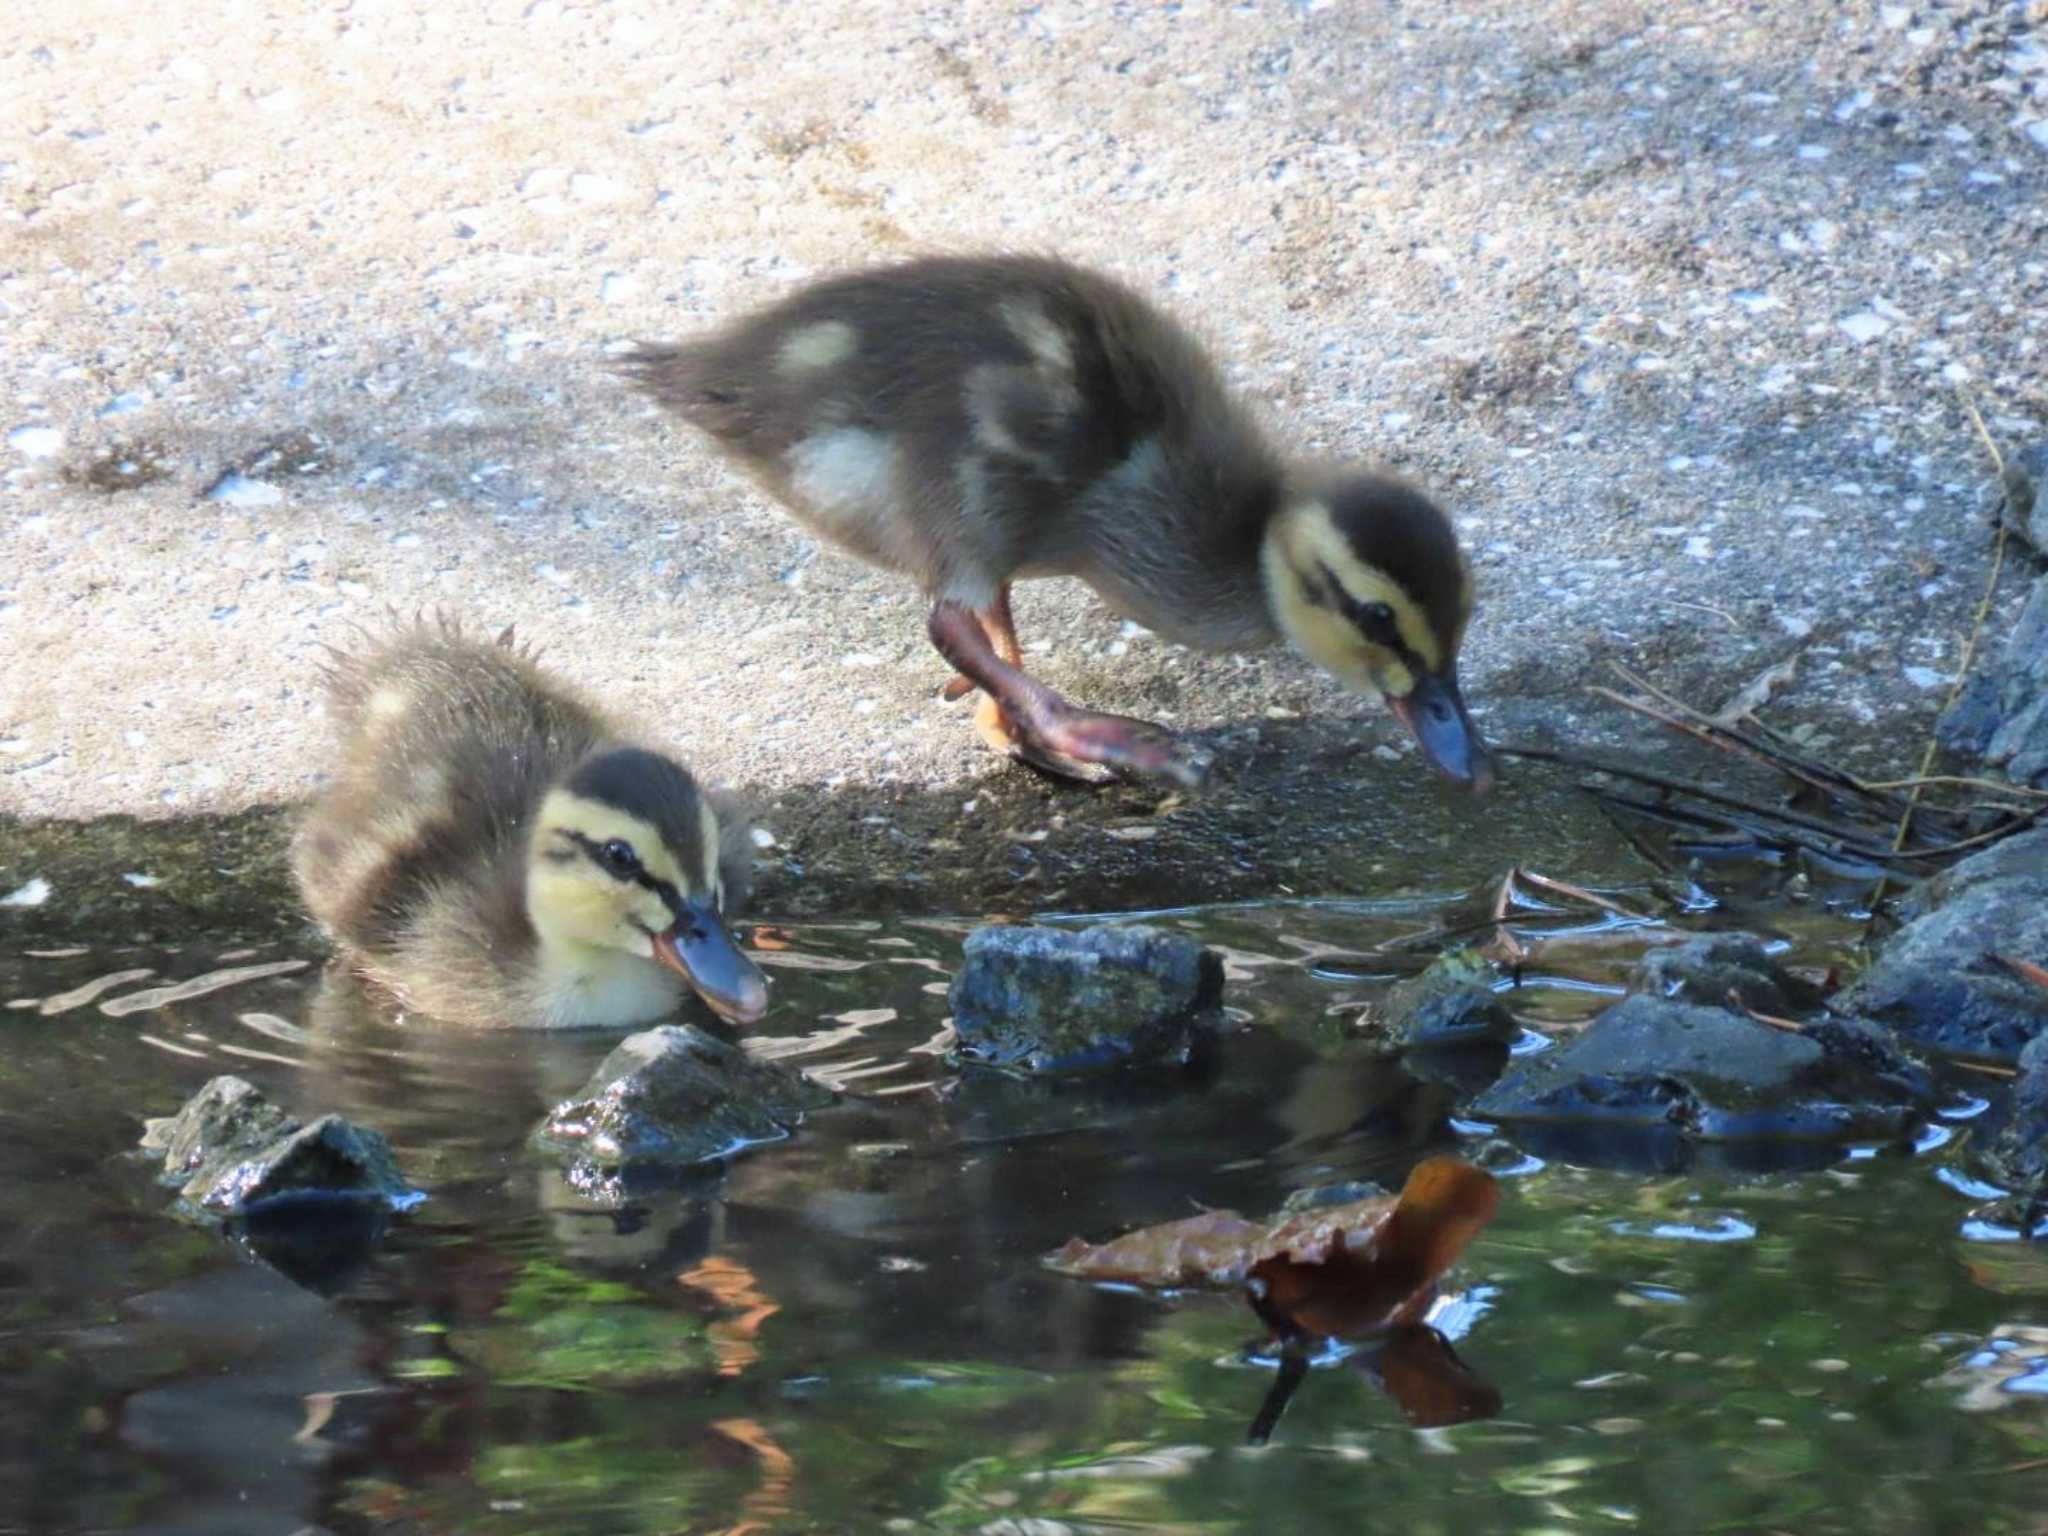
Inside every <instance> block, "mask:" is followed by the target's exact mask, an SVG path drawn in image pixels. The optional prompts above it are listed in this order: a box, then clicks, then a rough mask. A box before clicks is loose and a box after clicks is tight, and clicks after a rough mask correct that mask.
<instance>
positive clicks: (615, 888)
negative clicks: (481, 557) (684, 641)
mask: <svg viewBox="0 0 2048 1536" xmlns="http://www.w3.org/2000/svg"><path fill="white" fill-rule="evenodd" d="M327 681H328V692H329V705H330V709H331V712H332V714H333V716H334V720H335V724H336V726H337V728H338V731H339V734H340V737H341V745H342V762H341V766H340V771H339V772H338V773H337V774H336V776H335V781H334V783H333V785H332V786H331V787H330V788H329V789H328V790H327V792H326V793H325V794H324V795H322V796H321V798H320V799H319V800H318V801H317V802H316V803H315V805H314V806H313V808H312V810H311V812H310V813H309V814H308V816H307V818H306V821H305V824H304V826H303V827H302V828H301V829H300V832H299V836H298V839H297V842H296V844H295V845H294V848H293V857H292V868H293V874H294V875H295V876H296V877H297V880H298V886H299V890H300V893H301V895H302V896H303V897H304V899H305V902H306V906H307V908H308V910H310V911H311V912H312V914H313V916H314V918H315V919H316V920H317V921H318V922H319V924H320V926H321V927H322V928H323V929H325V930H326V931H327V933H328V934H329V935H330V936H331V937H332V938H333V939H334V941H335V943H336V944H337V945H339V946H340V948H341V949H342V950H343V952H344V953H345V954H346V956H347V957H348V961H349V963H350V964H351V965H352V966H353V967H354V968H355V969H356V970H358V971H360V972H361V973H362V974H363V975H364V976H366V977H368V978H369V979H371V980H372V981H374V982H376V983H377V984H378V985H379V986H381V987H383V988H384V989H386V990H387V991H389V992H390V993H392V994H393V996H395V997H396V998H398V999H399V1000H400V1001H402V1002H403V1003H404V1004H405V1005H406V1006H407V1007H408V1008H411V1009H417V1010H418V1011H419V1012H421V1013H424V1014H426V1015H428V1016H429V1017H432V1018H436V1019H440V1020H443V1021H445V1022H448V1023H455V1024H467V1025H473V1026H481V1027H505V1026H514V1027H518V1026H525V1027H538V1028H564V1027H573V1026H577V1025H622V1026H623V1025H631V1024H645V1023H650V1022H652V1021H654V1020H656V1019H660V1018H663V1017H665V1016H666V1015H668V1014H670V1013H672V1012H673V1011H674V1010H675V1008H676V1005H677V1004H678V1003H679V1002H680V1001H681V1000H682V997H683V995H684V993H685V991H694V992H695V993H696V994H697V996H698V997H700V998H702V999H703V1000H704V1002H705V1003H707V1004H708V1005H709V1006H710V1007H711V1009H712V1010H713V1011H714V1012H715V1013H717V1014H719V1015H720V1016H721V1017H723V1018H727V1019H734V1020H741V1021H749V1020H753V1019H758V1018H759V1017H760V1016H761V1015H762V1013H764V1012H765V1011H766V1010H767V1006H768V990H767V983H766V982H765V981H764V980H763V979H762V976H761V973H760V971H759V970H757V969H756V968H755V966H754V963H753V962H752V961H751V960H749V959H747V957H746V956H744V955H743V954H741V953H740V951H739V950H738V949H737V948H736V947H735V945H734V943H733V940H732V936H731V935H730V934H729V933H728V932H727V931H726V926H725V924H726V916H727V913H728V911H729V910H730V909H731V908H732V907H734V906H736V905H737V903H738V900H739V897H740V894H741V887H742V885H743V883H744V876H745V874H746V872H747V870H748V867H749V865H748V859H747V852H746V829H745V827H744V826H742V825H741V824H740V822H739V819H738V818H736V817H731V816H725V817H721V816H720V814H719V812H718V810H717V809H716V808H715V807H714V805H713V803H712V800H711V798H710V797H709V796H707V795H706V794H704V793H703V792H702V791H701V790H700V789H699V787H698V785H697V783H696V780H695V779H693V778H692V777H691V775H690V772H689V770H688V769H686V768H685V767H683V765H682V764H681V763H678V762H677V761H675V760H674V759H673V758H671V757H669V756H667V755H665V754H663V753H661V752H658V751H654V750H651V749H649V748H648V747H645V746H641V745H638V744H636V742H635V739H634V738H635V736H636V735H638V734H640V733H637V732H634V731H631V730H629V729H628V728H626V727H625V726H623V725H622V724H621V723H620V722H618V721H615V720H613V719H610V718H608V717H607V716H606V715H604V714H602V713H600V712H599V711H598V710H597V709H596V708H595V707H594V706H593V705H591V704H589V703H588V702H586V701H585V700H584V699H582V698H580V697H579V696H578V695H576V694H575V693H574V692H572V691H571V690H570V689H568V688H567V687H565V686H564V685H562V684H561V683H560V682H558V681H556V680H555V679H553V678H551V677H549V676H548V675H547V674H546V673H545V672H543V671H542V670H541V668H540V666H539V665H538V663H537V660H536V656H535V653H534V652H533V651H532V650H530V649H527V648H522V647H519V646H516V645H515V644H514V643H513V639H512V632H511V631H510V630H507V631H506V632H505V633H504V634H503V635H501V636H500V637H499V639H498V642H497V643H496V644H495V645H490V644H484V643H481V642H478V641H474V640H471V639H470V638H469V637H468V636H466V635H465V634H463V632H462V631H461V629H460V627H459V626H457V625H455V624H453V623H450V622H448V621H446V620H443V621H441V622H440V623H439V624H437V625H428V624H419V625H416V626H414V627H412V628H410V629H406V630H402V631H400V632H399V633H398V634H396V635H393V636H392V637H390V638H389V639H387V640H386V641H384V642H383V643H381V644H379V645H377V646H375V647H374V648H373V649H371V650H369V651H368V652H366V653H365V654H362V655H340V654H337V656H336V658H335V661H334V664H333V665H332V667H331V668H330V669H329V670H328V674H327Z"/></svg>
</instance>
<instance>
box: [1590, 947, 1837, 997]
mask: <svg viewBox="0 0 2048 1536" xmlns="http://www.w3.org/2000/svg"><path fill="white" fill-rule="evenodd" d="M1629 981H1630V990H1631V991H1636V992H1643V993H1647V994H1648V995H1649V996H1651V997H1662V998H1669V999H1672V1000H1674V1001H1677V1002H1687V1003H1698V1004H1700V1005H1701V1006H1702V1007H1706V1008H1725V1007H1728V1006H1730V1003H1731V1001H1732V1002H1733V1003H1736V1004H1740V1005H1741V1006H1742V1007H1744V1008H1754V1009H1756V1010H1757V1012H1759V1013H1771V1014H1787V1013H1795V1012H1798V1011H1800V1010H1801V1009H1804V1008H1811V1007H1813V1006H1815V1005H1816V1004H1818V1003H1819V1001H1820V995H1819V992H1818V989H1816V988H1814V987H1811V986H1808V985H1807V984H1806V983H1804V982H1802V981H1800V980H1799V979H1798V978H1797V977H1794V976H1792V975H1790V974H1789V973H1788V972H1787V971H1786V970H1785V968H1784V967H1783V966H1781V965H1779V964H1778V963H1777V962H1776V961H1774V960H1773V959H1771V957H1770V955H1769V953H1768V952H1767V951H1766V950H1765V949H1764V946H1763V943H1762V941H1761V940H1759V939H1757V938H1755V937H1754V936H1753V935H1750V934H1747V933H1703V934H1699V935H1696V936H1695V937H1693V938H1690V939H1687V940H1685V941H1684V942H1683V943H1680V944H1673V945H1669V946H1667V947H1664V948H1659V949H1653V950H1651V951H1649V953H1647V954H1645V955H1644V956H1643V958H1642V960H1641V961H1640V962H1639V963H1638V964H1637V966H1636V969H1635V974H1634V975H1633V976H1631V977H1630V979H1629Z"/></svg>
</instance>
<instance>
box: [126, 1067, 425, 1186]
mask: <svg viewBox="0 0 2048 1536" xmlns="http://www.w3.org/2000/svg"><path fill="white" fill-rule="evenodd" d="M142 1145H143V1148H144V1150H146V1151H150V1152H159V1153H161V1154H162V1155H163V1160H164V1166H163V1172H162V1174H161V1175H160V1178H161V1179H162V1181H163V1182H164V1183H166V1184H170V1185H173V1186H175V1187H176V1188H177V1190H178V1193H179V1196H180V1202H181V1208H182V1209H183V1210H184V1211H185V1212H186V1213H187V1214H188V1215H194V1216H199V1217H203V1218H206V1219H212V1220H222V1219H225V1218H228V1217H240V1216H246V1215H249V1214H251V1213H252V1212H254V1211H256V1210H258V1209H259V1208H261V1207H264V1206H265V1205H269V1204H275V1203H278V1202H281V1201H283V1200H284V1199H286V1198H287V1197H295V1198H301V1199H309V1200H310V1199H332V1198H343V1199H352V1200H355V1201H359V1202H361V1201H370V1202H378V1203H381V1204H384V1205H387V1206H400V1205H403V1204H405V1203H407V1202H408V1201H409V1200H410V1199H411V1198H412V1197H413V1191H411V1190H409V1189H408V1188H407V1187H406V1184H405V1180H404V1179H403V1178H401V1177H400V1175H399V1172H398V1165H397V1163H396V1162H394V1161H393V1160H392V1156H391V1148H390V1147H389V1146H388V1145H387V1144H386V1143H385V1140H384V1138H383V1137H382V1136H380V1135H379V1134H378V1133H377V1132H375V1131H371V1130H365V1129H363V1127H361V1126H359V1125H355V1124H353V1123H351V1122H350V1121H347V1120H344V1119H343V1118H342V1117H341V1116H339V1115H322V1116H321V1117H320V1118H319V1119H317V1120H314V1121H313V1122H312V1123H310V1124H301V1123H300V1122H299V1121H298V1120H297V1119H295V1118H293V1117H292V1116H291V1115H290V1114H288V1113H287V1112H286V1111H284V1110H282V1109H280V1108H278V1107H277V1106H276V1105H275V1104H272V1103H271V1102H270V1101H269V1100H267V1099H265V1098H264V1097H263V1095H262V1094H261V1093H260V1092H258V1091H257V1089H256V1087H255V1085H254V1084H252V1083H250V1082H248V1081H246V1080H245V1079H243V1078H239V1077H216V1078H214V1079H213V1080H212V1081H211V1082H209V1083H208V1084H207V1085H206V1086H205V1087H204V1088H201V1089H200V1090H199V1092H198V1093H196V1094H194V1095H193V1096H192V1098H191V1099H190V1100H189V1101H188V1102H187V1103H186V1105H185V1107H184V1108H183V1109H181V1110H179V1111H178V1113H177V1114H175V1115H173V1116H170V1117H169V1118H167V1119H162V1120H151V1121H150V1122H149V1123H148V1125H147V1126H146V1127H145V1129H144V1132H143V1137H142Z"/></svg>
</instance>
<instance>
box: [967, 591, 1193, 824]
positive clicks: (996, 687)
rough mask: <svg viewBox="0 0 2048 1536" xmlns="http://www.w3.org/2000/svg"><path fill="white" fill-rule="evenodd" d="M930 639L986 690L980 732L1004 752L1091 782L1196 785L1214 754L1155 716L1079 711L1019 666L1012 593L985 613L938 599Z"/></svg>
mask: <svg viewBox="0 0 2048 1536" xmlns="http://www.w3.org/2000/svg"><path fill="white" fill-rule="evenodd" d="M929 629H930V633H931V638H932V644H933V645H934V646H936V647H937V648H938V651H939V654H940V655H941V656H944V657H945V658H946V660H947V661H949V662H951V663H952V664H953V665H954V666H955V667H957V668H959V670H960V673H961V675H962V676H963V677H966V678H968V679H969V680H970V681H972V682H973V683H974V685H975V686H976V687H978V688H980V689H981V691H982V693H983V694H984V695H985V696H986V697H984V698H983V700H982V702H981V706H980V708H979V709H978V710H977V712H976V717H975V725H976V727H977V728H978V729H979V730H980V731H981V734H982V738H983V739H984V740H985V741H987V742H988V743H989V745H990V746H992V747H995V748H996V749H997V750H998V751H1003V752H1007V753H1009V754H1010V755H1011V756H1013V757H1016V758H1019V759H1021V760H1022V761H1024V762H1027V763H1030V764H1031V765H1033V766H1034V767H1038V768H1043V769H1044V770H1046V771H1047V772H1049V773H1056V774H1059V775H1061V776H1062V777H1066V778H1077V779H1081V780H1083V781H1084V782H1086V783H1091V784H1100V783H1105V782H1107V781H1108V780H1109V779H1110V778H1112V777H1115V776H1116V775H1117V774H1118V773H1127V774H1156V775H1159V776H1162V777H1164V778H1169V779H1172V780H1173V781H1174V782H1176V783H1178V784H1185V785H1189V786H1191V787H1192V786H1193V785H1196V784H1199V783H1200V782H1201V781H1202V777H1203V775H1204V774H1205V773H1206V772H1207V771H1208V755H1207V754H1206V753H1204V752H1201V751H1199V750H1197V749H1195V748H1193V747H1190V746H1188V745H1187V744H1186V743H1184V742H1182V741H1180V740H1178V739H1176V738H1175V737H1174V735H1173V734H1172V733H1171V732H1170V731H1166V730H1163V729H1162V728H1161V727H1159V726H1157V725H1154V724H1152V723H1151V722H1150V721H1149V720H1133V719H1130V718H1129V717H1128V716H1125V715H1100V714H1095V713H1093V712H1092V711H1089V710H1083V709H1076V708H1075V707H1074V706H1073V705H1071V704H1069V703H1068V702H1067V701H1066V700H1065V699H1063V698H1061V697H1060V696H1059V695H1058V694H1057V693H1054V692H1053V691H1052V689H1050V688H1048V687H1046V686H1045V684H1043V683H1041V682H1039V681H1038V680H1037V679H1036V678H1033V677H1030V676H1028V675H1027V674H1026V673H1025V672H1024V671H1023V670H1022V669H1021V668H1020V667H1019V666H1018V665H1017V662H1018V660H1019V656H1020V653H1019V651H1018V647H1017V634H1016V629H1015V627H1014V626H1013V625H1012V624H1011V622H1010V605H1009V600H1008V593H1007V592H1006V593H1004V594H1002V595H1001V596H999V597H998V598H997V600H996V602H995V603H993V604H991V605H990V607H989V609H988V610H987V612H986V613H979V614H978V613H976V612H974V611H973V610H972V609H970V608H968V607H966V606H965V605H964V604H961V603H956V602H950V601H947V600H945V599H941V600H940V601H939V602H937V603H935V604H933V605H932V612H931V621H930V625H929Z"/></svg>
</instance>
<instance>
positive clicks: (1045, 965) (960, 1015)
mask: <svg viewBox="0 0 2048 1536" xmlns="http://www.w3.org/2000/svg"><path fill="white" fill-rule="evenodd" d="M950 995H951V1001H952V1006H953V1030H954V1033H955V1034H957V1035H958V1036H959V1038H960V1054H961V1055H962V1056H963V1057H965V1058H967V1059H969V1060H972V1061H979V1062H986V1063H989V1064H992V1065H996V1066H1005V1067H1022V1068H1025V1069H1027V1070H1030V1071H1034V1072H1075V1071H1088V1070H1091V1069H1100V1068H1104V1067H1113V1066H1119V1065H1122V1064H1124V1063H1126V1062H1132V1061H1144V1060H1157V1059H1160V1058H1162V1057H1177V1058H1179V1059H1182V1060H1185V1059H1186V1057H1187V1056H1188V1054H1189V1051H1190V1048H1191V1045H1192V1043H1193V1039H1194V1029H1195V1026H1196V1025H1197V1024H1198V1023H1199V1022H1200V1016H1201V1015H1202V1014H1203V1013H1204V1012H1205V1011H1206V1010H1209V1009H1213V1008H1214V1007H1215V1005H1216V1004H1217V1002H1218V1001H1219V1000H1220V999H1221V997H1222V995H1223V961H1222V957H1221V956H1219V955H1217V954H1216V953H1215V952H1214V951H1212V950H1208V949H1205V948H1204V947H1203V946H1202V945H1200V944H1198V943H1196V942H1195V941H1194V940H1193V939H1190V938H1188V937H1187V936H1186V935H1184V934H1178V933H1170V932H1168V931H1166V930H1165V929H1161V928H1149V927H1145V926H1142V925H1138V926H1130V927H1100V928H1089V929H1085V930H1083V931H1080V932H1075V931H1073V930H1071V929H1065V928H1039V927H1022V926H991V927H986V928H977V929H975V930H974V931H973V932H972V933H970V934H969V935H968V936H967V946H966V955H965V957H964V959H963V960H962V962H961V966H960V973H959V974H958V975H957V976H955V977H954V978H953V986H952V991H951V994H950Z"/></svg>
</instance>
